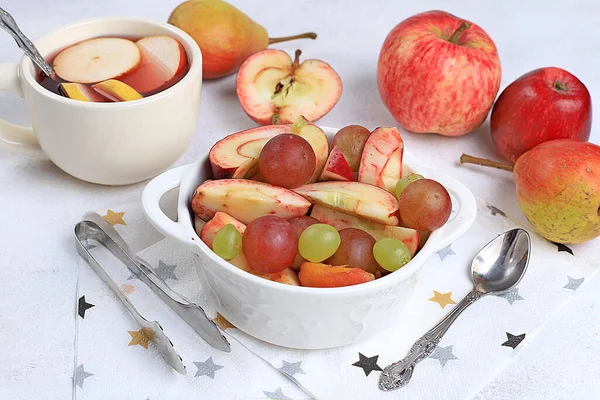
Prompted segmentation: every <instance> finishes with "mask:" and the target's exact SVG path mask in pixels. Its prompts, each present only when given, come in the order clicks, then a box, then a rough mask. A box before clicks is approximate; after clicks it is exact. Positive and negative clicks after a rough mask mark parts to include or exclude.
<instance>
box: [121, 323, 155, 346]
mask: <svg viewBox="0 0 600 400" xmlns="http://www.w3.org/2000/svg"><path fill="white" fill-rule="evenodd" d="M127 332H128V333H129V335H131V342H129V344H128V345H127V346H135V345H136V344H139V345H140V346H142V347H143V348H145V349H147V348H148V341H150V340H153V339H154V331H153V330H152V329H150V328H142V329H140V330H139V331H127Z"/></svg>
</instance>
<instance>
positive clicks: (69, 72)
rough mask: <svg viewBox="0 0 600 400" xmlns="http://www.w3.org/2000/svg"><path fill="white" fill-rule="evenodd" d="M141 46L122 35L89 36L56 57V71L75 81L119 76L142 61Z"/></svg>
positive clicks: (54, 62)
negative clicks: (107, 36)
mask: <svg viewBox="0 0 600 400" xmlns="http://www.w3.org/2000/svg"><path fill="white" fill-rule="evenodd" d="M140 60H141V55H140V50H139V49H138V47H137V46H136V45H135V43H133V42H132V41H131V40H128V39H122V38H96V39H88V40H84V41H83V42H80V43H77V44H75V45H73V46H71V47H67V48H66V49H64V50H63V51H61V52H60V53H58V54H57V56H56V57H54V61H53V66H54V72H56V75H58V76H59V77H60V78H61V79H63V80H65V81H69V82H74V83H95V82H101V81H105V80H107V79H115V78H119V77H120V76H123V75H125V74H127V73H129V72H131V71H133V70H135V69H136V68H137V67H138V65H139V64H140Z"/></svg>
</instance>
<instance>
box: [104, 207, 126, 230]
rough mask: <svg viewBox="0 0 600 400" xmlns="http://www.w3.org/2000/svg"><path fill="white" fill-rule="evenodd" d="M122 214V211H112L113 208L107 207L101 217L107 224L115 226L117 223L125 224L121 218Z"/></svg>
mask: <svg viewBox="0 0 600 400" xmlns="http://www.w3.org/2000/svg"><path fill="white" fill-rule="evenodd" d="M124 215H125V213H124V212H114V211H113V210H110V209H109V210H107V211H106V215H105V216H103V217H102V218H104V220H105V221H106V222H108V223H109V224H111V225H112V226H115V225H117V224H119V225H127V224H126V223H125V221H124V220H123V216H124Z"/></svg>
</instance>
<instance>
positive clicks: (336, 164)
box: [319, 146, 356, 181]
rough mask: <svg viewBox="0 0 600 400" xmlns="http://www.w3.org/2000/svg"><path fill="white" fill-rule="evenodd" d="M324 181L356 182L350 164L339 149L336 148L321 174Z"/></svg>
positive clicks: (332, 150)
mask: <svg viewBox="0 0 600 400" xmlns="http://www.w3.org/2000/svg"><path fill="white" fill-rule="evenodd" d="M319 179H320V180H322V181H355V180H356V179H355V178H354V173H353V172H352V168H350V164H348V161H347V160H346V157H344V154H343V153H342V151H341V150H340V148H339V147H337V146H334V147H333V149H331V153H329V157H327V162H326V163H325V167H324V168H323V173H322V174H321V178H319Z"/></svg>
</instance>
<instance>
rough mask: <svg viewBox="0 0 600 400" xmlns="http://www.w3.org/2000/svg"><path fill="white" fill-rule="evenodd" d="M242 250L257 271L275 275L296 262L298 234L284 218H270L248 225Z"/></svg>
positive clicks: (266, 217)
mask: <svg viewBox="0 0 600 400" xmlns="http://www.w3.org/2000/svg"><path fill="white" fill-rule="evenodd" d="M242 251H243V252H244V256H245V257H246V261H248V265H249V266H250V268H252V269H253V270H254V271H256V272H259V273H263V274H274V273H276V272H281V271H283V270H284V269H286V268H288V267H289V266H290V265H291V264H292V262H293V261H294V258H295V257H296V254H297V253H298V235H296V232H295V231H294V228H293V227H292V225H291V224H290V223H289V222H287V221H286V220H285V219H283V218H279V217H276V216H274V215H267V216H264V217H260V218H257V219H255V220H254V221H252V222H250V223H249V224H248V226H247V227H246V230H245V231H244V234H243V236H242Z"/></svg>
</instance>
